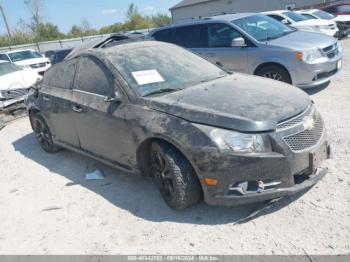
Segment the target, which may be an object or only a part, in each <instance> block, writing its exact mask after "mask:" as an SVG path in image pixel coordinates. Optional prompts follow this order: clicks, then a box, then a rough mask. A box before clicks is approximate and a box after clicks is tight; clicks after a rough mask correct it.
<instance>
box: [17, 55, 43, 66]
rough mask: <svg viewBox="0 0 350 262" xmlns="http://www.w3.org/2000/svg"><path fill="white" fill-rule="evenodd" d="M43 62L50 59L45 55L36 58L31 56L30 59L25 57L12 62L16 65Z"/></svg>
mask: <svg viewBox="0 0 350 262" xmlns="http://www.w3.org/2000/svg"><path fill="white" fill-rule="evenodd" d="M44 62H50V60H49V59H48V58H46V57H38V58H32V59H26V60H22V61H17V62H14V63H15V64H16V65H20V66H23V65H32V64H38V63H44Z"/></svg>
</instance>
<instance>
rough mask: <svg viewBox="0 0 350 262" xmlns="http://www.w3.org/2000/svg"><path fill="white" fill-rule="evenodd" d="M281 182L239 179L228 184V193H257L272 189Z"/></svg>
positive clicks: (241, 194)
mask: <svg viewBox="0 0 350 262" xmlns="http://www.w3.org/2000/svg"><path fill="white" fill-rule="evenodd" d="M281 183H282V182H280V181H273V182H264V181H241V182H237V183H235V184H233V185H232V186H230V188H229V192H228V194H229V195H237V196H243V195H249V194H259V193H262V192H264V191H268V190H273V189H275V188H276V186H278V185H280V184H281Z"/></svg>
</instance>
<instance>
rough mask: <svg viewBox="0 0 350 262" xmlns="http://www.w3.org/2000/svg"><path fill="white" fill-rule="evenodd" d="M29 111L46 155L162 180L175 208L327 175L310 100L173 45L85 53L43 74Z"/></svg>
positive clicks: (283, 191)
mask: <svg viewBox="0 0 350 262" xmlns="http://www.w3.org/2000/svg"><path fill="white" fill-rule="evenodd" d="M63 75H64V76H65V77H62V76H63ZM27 109H28V114H29V119H30V123H31V125H32V128H33V131H34V133H35V137H36V139H37V141H38V144H39V145H40V146H41V147H42V149H43V150H45V151H46V152H48V153H55V152H57V151H59V150H60V148H62V147H63V148H67V149H70V150H73V151H76V152H79V153H81V154H83V155H86V156H89V157H91V158H93V159H95V160H99V161H101V162H104V163H106V164H109V165H111V166H113V167H115V168H118V169H120V170H123V171H124V172H126V173H128V174H137V175H139V176H143V177H149V178H153V179H154V181H155V184H156V185H157V187H158V189H159V191H160V194H161V195H162V197H163V199H164V201H165V202H166V203H167V204H168V205H169V206H170V207H171V208H173V209H175V210H181V209H185V208H188V207H191V206H193V205H195V204H197V203H199V202H201V201H202V200H203V199H204V201H205V202H206V203H208V204H211V205H224V206H225V205H226V206H229V205H242V204H249V203H253V202H263V201H267V200H271V199H276V198H281V197H283V196H288V195H294V194H296V193H299V192H304V191H306V190H307V189H309V188H311V187H312V186H313V185H315V184H316V183H317V182H318V181H319V180H320V179H322V177H324V176H325V175H326V173H327V169H325V168H322V167H321V164H322V162H323V161H324V160H326V159H327V158H329V156H330V146H329V142H328V138H327V135H326V129H325V124H324V122H323V119H322V116H321V114H320V113H319V112H318V111H317V109H316V107H315V105H314V104H313V102H312V101H311V99H310V97H309V96H308V95H307V94H306V93H305V92H303V91H301V90H299V89H298V88H296V87H293V86H290V85H287V84H284V83H281V82H277V81H272V80H270V79H263V78H258V77H254V76H249V75H245V74H234V75H230V74H227V73H226V72H224V71H223V70H222V69H220V68H219V67H217V66H215V65H213V64H211V63H209V62H208V61H206V60H205V59H203V58H201V57H199V56H197V55H195V54H193V53H191V52H189V51H186V50H185V49H183V48H181V47H179V46H175V45H173V44H167V43H161V42H155V41H142V42H132V43H119V44H118V45H114V46H110V47H105V48H100V49H88V50H85V51H83V52H81V54H80V55H78V56H76V57H74V58H71V59H69V60H67V59H66V60H64V61H63V62H61V63H59V64H57V65H55V66H53V67H52V68H51V69H50V70H49V71H48V72H47V73H46V74H45V75H44V80H43V84H42V85H41V87H40V88H39V89H38V90H37V92H33V93H32V94H31V95H30V96H29V98H28V99H27ZM120 186H123V187H125V186H127V185H120Z"/></svg>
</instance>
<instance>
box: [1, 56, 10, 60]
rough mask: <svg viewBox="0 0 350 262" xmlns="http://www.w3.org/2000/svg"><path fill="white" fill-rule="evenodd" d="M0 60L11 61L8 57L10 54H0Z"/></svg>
mask: <svg viewBox="0 0 350 262" xmlns="http://www.w3.org/2000/svg"><path fill="white" fill-rule="evenodd" d="M0 60H2V61H10V59H9V58H8V56H7V55H5V54H0Z"/></svg>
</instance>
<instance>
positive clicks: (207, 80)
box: [201, 75, 227, 83]
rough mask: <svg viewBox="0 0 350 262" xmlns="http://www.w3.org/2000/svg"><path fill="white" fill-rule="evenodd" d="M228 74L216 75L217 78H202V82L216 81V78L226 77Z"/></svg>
mask: <svg viewBox="0 0 350 262" xmlns="http://www.w3.org/2000/svg"><path fill="white" fill-rule="evenodd" d="M226 76H227V75H222V76H218V77H215V78H210V79H206V80H202V81H201V83H207V82H211V81H214V80H217V79H220V78H223V77H226Z"/></svg>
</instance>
